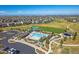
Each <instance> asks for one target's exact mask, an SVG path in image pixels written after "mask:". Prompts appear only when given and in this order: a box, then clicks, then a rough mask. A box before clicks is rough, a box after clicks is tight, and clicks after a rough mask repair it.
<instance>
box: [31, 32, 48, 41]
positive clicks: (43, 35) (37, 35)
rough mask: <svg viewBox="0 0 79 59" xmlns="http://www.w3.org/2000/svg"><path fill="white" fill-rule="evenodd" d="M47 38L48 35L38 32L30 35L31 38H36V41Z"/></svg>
mask: <svg viewBox="0 0 79 59" xmlns="http://www.w3.org/2000/svg"><path fill="white" fill-rule="evenodd" d="M47 36H48V34H43V33H39V32H36V33H33V34H32V37H33V38H36V39H40V38H41V37H47Z"/></svg>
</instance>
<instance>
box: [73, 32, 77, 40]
mask: <svg viewBox="0 0 79 59" xmlns="http://www.w3.org/2000/svg"><path fill="white" fill-rule="evenodd" d="M76 36H77V32H75V33H74V36H73V39H72V40H75V39H76Z"/></svg>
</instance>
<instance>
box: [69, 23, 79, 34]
mask: <svg viewBox="0 0 79 59" xmlns="http://www.w3.org/2000/svg"><path fill="white" fill-rule="evenodd" d="M70 28H71V29H73V30H74V31H76V32H78V33H79V23H73V24H72V25H71V26H70Z"/></svg>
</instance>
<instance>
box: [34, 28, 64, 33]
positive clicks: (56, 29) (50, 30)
mask: <svg viewBox="0 0 79 59" xmlns="http://www.w3.org/2000/svg"><path fill="white" fill-rule="evenodd" d="M35 27H38V29H40V30H43V31H48V32H54V33H62V32H64V29H61V28H54V27H43V26H35Z"/></svg>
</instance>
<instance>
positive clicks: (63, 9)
mask: <svg viewBox="0 0 79 59" xmlns="http://www.w3.org/2000/svg"><path fill="white" fill-rule="evenodd" d="M0 15H79V5H0Z"/></svg>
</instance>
